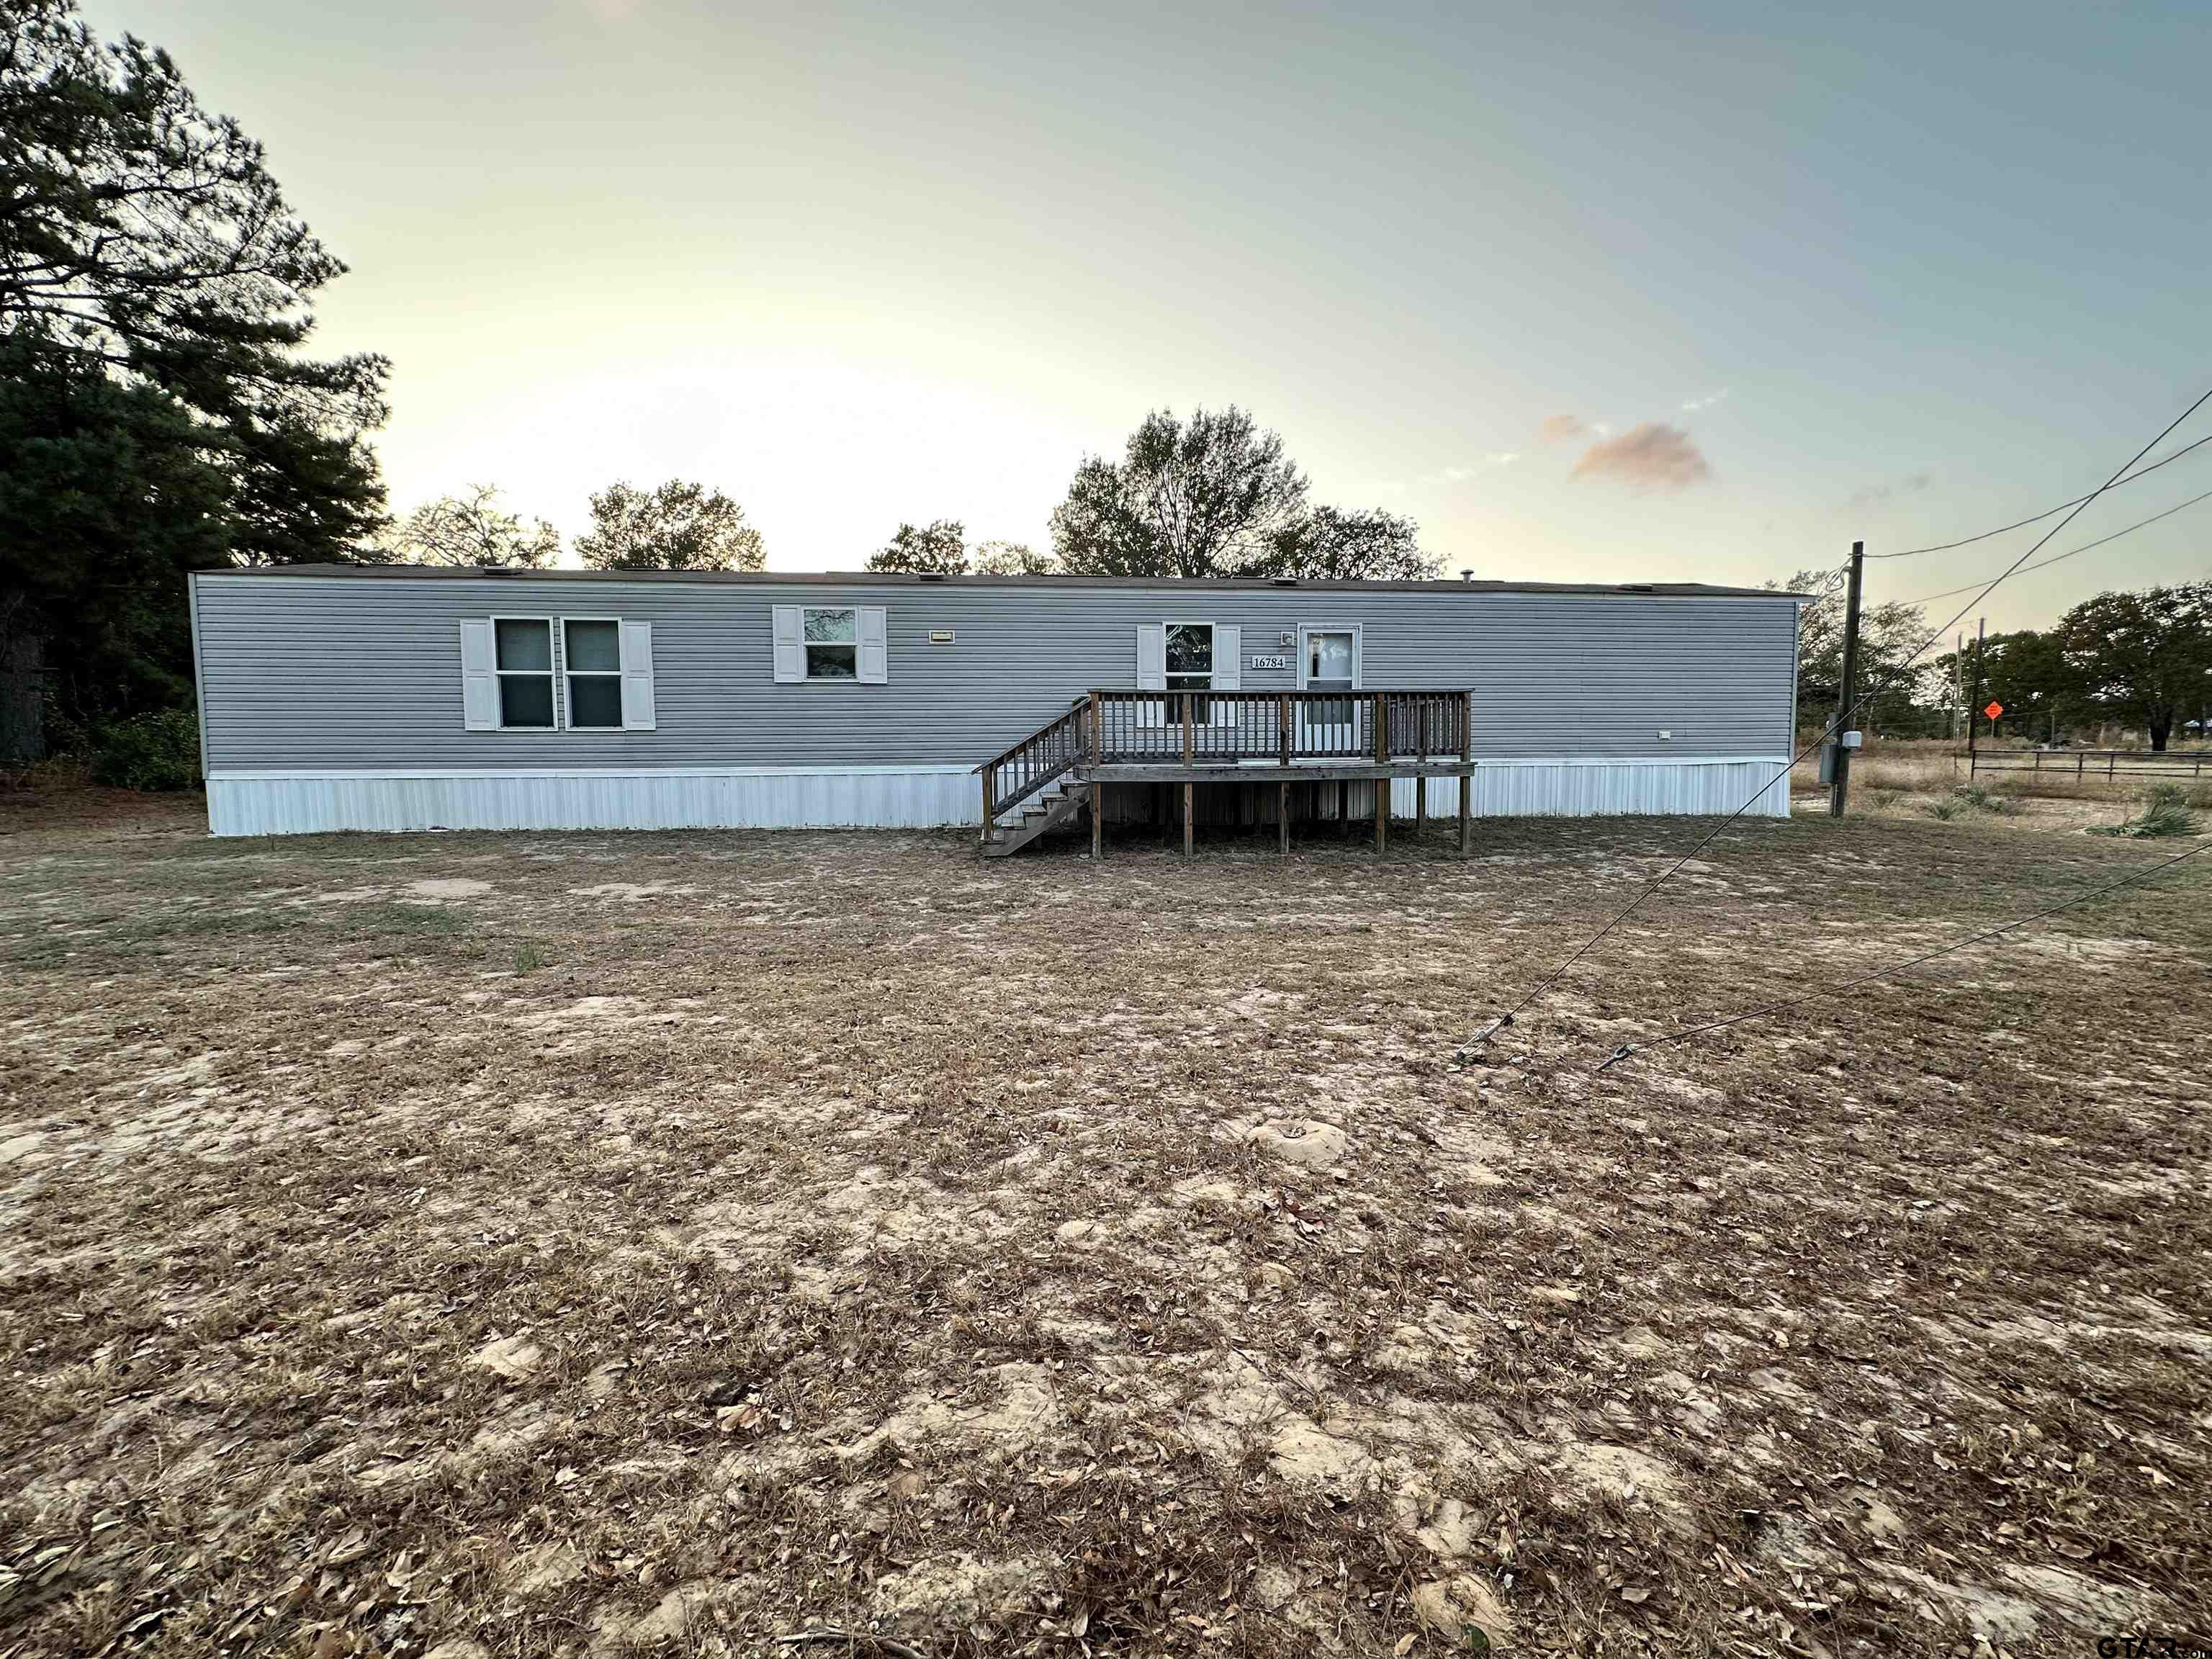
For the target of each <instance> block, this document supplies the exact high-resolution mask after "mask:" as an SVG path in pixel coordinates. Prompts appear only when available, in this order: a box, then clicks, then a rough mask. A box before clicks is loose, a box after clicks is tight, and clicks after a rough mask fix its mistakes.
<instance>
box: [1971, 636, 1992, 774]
mask: <svg viewBox="0 0 2212 1659" xmlns="http://www.w3.org/2000/svg"><path fill="white" fill-rule="evenodd" d="M1989 625H1990V619H1989V618H1988V617H1975V618H1974V689H1973V691H1972V694H1971V695H1970V696H1968V697H1967V698H1966V775H1967V776H1968V777H1972V776H1973V775H1974V733H1975V732H1978V731H1979V730H1980V729H1981V728H1980V727H1979V726H1976V725H1975V724H1974V722H1975V721H1976V720H1978V719H1979V718H1980V717H1981V711H1980V710H1979V709H1978V708H1977V707H1976V705H1977V704H1978V703H1979V702H1981V700H1982V635H1983V634H1984V632H1986V631H1987V629H1988V628H1989Z"/></svg>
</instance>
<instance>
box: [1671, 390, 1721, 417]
mask: <svg viewBox="0 0 2212 1659" xmlns="http://www.w3.org/2000/svg"><path fill="white" fill-rule="evenodd" d="M1728 395H1729V389H1728V388H1727V387H1726V386H1723V387H1722V388H1721V389H1720V390H1719V391H1718V392H1707V393H1706V394H1705V396H1704V397H1702V398H1691V399H1690V401H1689V402H1687V403H1686V404H1683V405H1682V412H1683V413H1684V414H1685V415H1694V414H1696V413H1697V412H1698V411H1699V410H1701V409H1711V407H1712V406H1713V405H1714V404H1724V403H1726V402H1727V401H1728Z"/></svg>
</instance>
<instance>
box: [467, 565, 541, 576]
mask: <svg viewBox="0 0 2212 1659" xmlns="http://www.w3.org/2000/svg"><path fill="white" fill-rule="evenodd" d="M477 574H478V575H479V576H527V575H529V574H531V573H530V571H529V570H528V569H527V568H525V567H524V566H521V565H519V564H483V565H478V566H477Z"/></svg>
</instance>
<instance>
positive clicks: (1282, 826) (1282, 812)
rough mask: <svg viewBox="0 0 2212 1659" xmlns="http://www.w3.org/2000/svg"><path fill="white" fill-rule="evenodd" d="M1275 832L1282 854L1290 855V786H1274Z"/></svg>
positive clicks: (1286, 856)
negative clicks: (1281, 847) (1279, 841)
mask: <svg viewBox="0 0 2212 1659" xmlns="http://www.w3.org/2000/svg"><path fill="white" fill-rule="evenodd" d="M1275 832H1276V834H1277V835H1278V836H1279V837H1280V838H1281V840H1282V846H1283V856H1284V857H1285V858H1288V857H1290V855H1291V786H1290V785H1289V784H1287V783H1279V784H1277V785H1276V786H1275Z"/></svg>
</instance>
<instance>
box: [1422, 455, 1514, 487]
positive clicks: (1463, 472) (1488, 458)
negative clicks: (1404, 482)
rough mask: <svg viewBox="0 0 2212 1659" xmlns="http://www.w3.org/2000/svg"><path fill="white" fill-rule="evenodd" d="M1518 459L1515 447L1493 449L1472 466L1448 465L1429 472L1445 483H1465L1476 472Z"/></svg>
mask: <svg viewBox="0 0 2212 1659" xmlns="http://www.w3.org/2000/svg"><path fill="white" fill-rule="evenodd" d="M1519 459H1521V452H1520V451H1519V450H1517V449H1493V450H1492V451H1491V452H1490V453H1488V454H1486V455H1485V456H1484V457H1483V458H1482V459H1481V460H1480V461H1478V462H1477V463H1475V465H1473V466H1448V467H1446V468H1444V469H1443V471H1441V472H1437V473H1432V474H1431V478H1432V479H1437V478H1440V479H1442V480H1443V482H1444V483H1466V482H1467V481H1468V479H1469V478H1472V477H1474V476H1475V474H1477V473H1478V472H1487V471H1490V470H1491V469H1492V467H1499V466H1510V465H1513V463H1514V462H1516V461H1517V460H1519Z"/></svg>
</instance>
